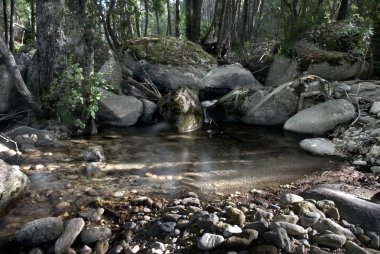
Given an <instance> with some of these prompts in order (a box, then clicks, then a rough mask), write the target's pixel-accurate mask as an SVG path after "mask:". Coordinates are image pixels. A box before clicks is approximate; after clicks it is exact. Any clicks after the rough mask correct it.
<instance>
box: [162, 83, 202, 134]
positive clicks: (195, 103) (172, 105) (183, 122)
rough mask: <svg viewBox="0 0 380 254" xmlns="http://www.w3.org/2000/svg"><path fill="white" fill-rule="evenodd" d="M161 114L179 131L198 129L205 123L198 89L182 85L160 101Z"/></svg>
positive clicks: (185, 131)
mask: <svg viewBox="0 0 380 254" xmlns="http://www.w3.org/2000/svg"><path fill="white" fill-rule="evenodd" d="M158 109H159V112H160V114H161V116H162V117H163V118H164V119H165V120H166V121H167V122H169V123H170V124H171V125H172V126H173V127H174V129H175V130H176V131H177V132H179V133H187V132H191V131H194V130H197V129H199V128H201V127H202V124H203V111H202V107H201V104H200V102H199V99H198V93H197V91H194V90H192V89H189V88H187V87H180V88H178V89H177V90H175V91H172V92H170V93H168V94H166V95H165V96H164V97H162V98H161V100H160V101H159V102H158Z"/></svg>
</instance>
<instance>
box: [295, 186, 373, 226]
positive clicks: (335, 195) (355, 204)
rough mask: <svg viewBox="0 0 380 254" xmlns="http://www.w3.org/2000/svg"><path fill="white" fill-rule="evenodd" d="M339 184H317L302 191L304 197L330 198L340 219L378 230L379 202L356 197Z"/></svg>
mask: <svg viewBox="0 0 380 254" xmlns="http://www.w3.org/2000/svg"><path fill="white" fill-rule="evenodd" d="M340 189H341V186H340V185H319V186H316V187H314V188H311V189H308V190H306V191H304V192H303V193H302V194H301V195H302V196H303V197H304V198H311V199H317V200H332V201H334V203H335V206H336V207H337V208H338V209H339V213H340V215H341V217H342V219H345V220H347V221H349V222H350V223H352V224H358V225H360V226H361V227H363V228H364V230H368V231H375V232H380V204H376V203H372V202H369V201H366V200H364V199H360V198H357V197H355V196H353V195H351V194H347V193H345V192H343V191H341V190H340Z"/></svg>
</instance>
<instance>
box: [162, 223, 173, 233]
mask: <svg viewBox="0 0 380 254" xmlns="http://www.w3.org/2000/svg"><path fill="white" fill-rule="evenodd" d="M176 225H177V224H176V223H175V222H164V223H162V224H161V225H160V229H161V231H162V232H165V233H170V232H172V231H174V229H175V226H176Z"/></svg>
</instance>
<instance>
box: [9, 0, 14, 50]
mask: <svg viewBox="0 0 380 254" xmlns="http://www.w3.org/2000/svg"><path fill="white" fill-rule="evenodd" d="M15 15H16V0H11V15H10V22H9V50H10V51H11V52H12V53H13V52H14V51H15V34H14V21H15Z"/></svg>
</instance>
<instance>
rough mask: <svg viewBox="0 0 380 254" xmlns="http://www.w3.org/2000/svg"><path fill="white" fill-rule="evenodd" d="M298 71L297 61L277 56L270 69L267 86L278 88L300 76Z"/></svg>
mask: <svg viewBox="0 0 380 254" xmlns="http://www.w3.org/2000/svg"><path fill="white" fill-rule="evenodd" d="M300 75H301V74H300V72H299V71H298V70H297V61H294V60H292V59H291V58H287V57H286V56H281V55H278V56H275V57H274V59H273V62H272V64H271V65H270V67H269V71H268V76H267V78H266V80H265V85H266V86H278V85H281V84H284V83H287V82H290V81H292V80H295V79H296V78H298V77H299V76H300Z"/></svg>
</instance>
